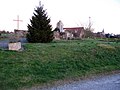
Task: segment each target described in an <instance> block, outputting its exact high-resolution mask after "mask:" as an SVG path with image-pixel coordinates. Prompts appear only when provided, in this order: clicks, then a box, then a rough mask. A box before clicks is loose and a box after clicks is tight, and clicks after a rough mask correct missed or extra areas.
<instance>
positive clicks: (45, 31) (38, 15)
mask: <svg viewBox="0 0 120 90" xmlns="http://www.w3.org/2000/svg"><path fill="white" fill-rule="evenodd" d="M34 11H35V12H34V13H33V14H34V15H33V16H32V19H30V22H31V25H30V24H28V34H27V40H28V42H31V43H48V42H51V41H52V40H53V31H52V26H51V25H50V18H48V16H47V13H46V10H44V9H43V5H41V4H40V5H39V6H38V7H37V8H36V9H35V10H34Z"/></svg>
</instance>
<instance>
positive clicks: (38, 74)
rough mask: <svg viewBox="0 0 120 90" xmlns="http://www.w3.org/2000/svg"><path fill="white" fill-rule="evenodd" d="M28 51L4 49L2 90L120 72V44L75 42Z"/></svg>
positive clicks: (27, 47)
mask: <svg viewBox="0 0 120 90" xmlns="http://www.w3.org/2000/svg"><path fill="white" fill-rule="evenodd" d="M24 48H25V50H24V51H22V52H16V51H4V50H0V90H16V89H19V88H22V87H31V86H34V85H36V84H37V85H39V84H43V83H50V82H53V81H57V80H62V79H67V78H75V77H83V76H89V75H91V74H98V73H103V72H110V71H113V70H120V43H114V42H110V43H109V42H102V41H97V40H73V41H54V42H52V43H47V44H42V43H38V44H33V43H32V44H26V45H24Z"/></svg>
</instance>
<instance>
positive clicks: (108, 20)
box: [0, 0, 120, 34]
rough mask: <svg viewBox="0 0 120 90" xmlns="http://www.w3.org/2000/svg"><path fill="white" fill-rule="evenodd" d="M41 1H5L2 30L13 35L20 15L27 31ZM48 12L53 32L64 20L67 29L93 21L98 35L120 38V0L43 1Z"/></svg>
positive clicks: (1, 12)
mask: <svg viewBox="0 0 120 90" xmlns="http://www.w3.org/2000/svg"><path fill="white" fill-rule="evenodd" d="M39 1H40V0H1V1H0V30H7V31H13V30H14V29H16V28H17V22H15V21H13V19H17V15H19V17H20V19H21V20H23V22H20V29H23V30H26V29H27V24H28V23H30V22H29V19H30V18H31V16H32V15H33V12H34V8H35V7H36V6H38V5H39ZM41 2H42V4H44V9H47V13H48V16H49V17H50V18H51V24H52V26H53V29H54V28H55V27H56V23H57V22H58V21H59V20H61V21H62V22H63V24H64V27H77V26H84V27H85V26H87V25H88V21H89V17H91V22H92V23H93V26H92V28H94V29H95V32H98V31H102V30H103V29H104V30H105V33H115V34H117V33H119V34H120V0H41Z"/></svg>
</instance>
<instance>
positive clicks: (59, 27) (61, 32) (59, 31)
mask: <svg viewBox="0 0 120 90" xmlns="http://www.w3.org/2000/svg"><path fill="white" fill-rule="evenodd" d="M84 34H85V32H84V27H71V28H63V23H62V21H61V20H60V21H59V22H58V23H57V24H56V28H55V30H54V39H55V40H60V39H81V38H83V37H84Z"/></svg>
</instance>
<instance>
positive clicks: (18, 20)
mask: <svg viewBox="0 0 120 90" xmlns="http://www.w3.org/2000/svg"><path fill="white" fill-rule="evenodd" d="M13 21H16V22H17V30H19V22H22V20H20V19H19V15H18V16H17V20H13Z"/></svg>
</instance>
